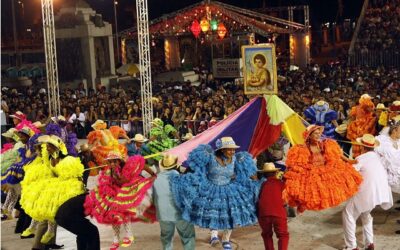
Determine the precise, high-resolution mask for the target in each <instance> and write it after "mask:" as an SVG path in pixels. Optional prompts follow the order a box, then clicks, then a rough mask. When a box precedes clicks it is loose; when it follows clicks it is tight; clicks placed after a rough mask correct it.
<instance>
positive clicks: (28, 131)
mask: <svg viewBox="0 0 400 250" xmlns="http://www.w3.org/2000/svg"><path fill="white" fill-rule="evenodd" d="M17 133H21V134H25V135H27V136H29V137H31V136H32V135H34V134H35V132H33V130H32V129H31V128H29V127H27V126H24V127H23V128H21V129H20V130H18V131H17Z"/></svg>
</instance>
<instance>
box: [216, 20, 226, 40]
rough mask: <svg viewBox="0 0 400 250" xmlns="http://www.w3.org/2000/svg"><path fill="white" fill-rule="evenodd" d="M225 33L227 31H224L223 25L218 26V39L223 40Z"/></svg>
mask: <svg viewBox="0 0 400 250" xmlns="http://www.w3.org/2000/svg"><path fill="white" fill-rule="evenodd" d="M227 31H228V30H227V29H226V27H225V25H224V24H223V23H219V24H218V28H217V34H218V37H219V38H221V39H223V38H224V37H225V35H226V32H227Z"/></svg>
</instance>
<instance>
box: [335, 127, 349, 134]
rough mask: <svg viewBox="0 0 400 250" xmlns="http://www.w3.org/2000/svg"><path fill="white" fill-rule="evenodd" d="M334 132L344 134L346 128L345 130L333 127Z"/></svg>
mask: <svg viewBox="0 0 400 250" xmlns="http://www.w3.org/2000/svg"><path fill="white" fill-rule="evenodd" d="M335 132H336V133H338V134H344V133H346V132H347V129H345V130H339V129H337V128H335Z"/></svg>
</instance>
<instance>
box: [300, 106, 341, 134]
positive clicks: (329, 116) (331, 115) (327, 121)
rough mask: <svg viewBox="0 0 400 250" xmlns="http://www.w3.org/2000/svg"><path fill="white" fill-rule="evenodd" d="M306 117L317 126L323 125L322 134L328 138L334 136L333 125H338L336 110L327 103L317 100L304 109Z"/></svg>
mask: <svg viewBox="0 0 400 250" xmlns="http://www.w3.org/2000/svg"><path fill="white" fill-rule="evenodd" d="M304 115H305V116H306V119H307V120H308V121H309V122H310V123H311V124H315V125H318V126H323V127H324V128H325V129H324V135H325V136H326V137H329V138H333V137H334V132H335V127H337V126H338V124H337V122H336V120H337V113H336V111H334V110H332V109H330V108H329V103H327V102H325V101H322V100H321V101H318V102H316V103H315V104H314V105H312V106H310V107H308V108H307V109H306V110H305V111H304Z"/></svg>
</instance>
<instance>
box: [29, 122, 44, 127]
mask: <svg viewBox="0 0 400 250" xmlns="http://www.w3.org/2000/svg"><path fill="white" fill-rule="evenodd" d="M32 125H33V126H35V127H36V128H43V127H44V126H46V124H43V123H41V122H40V121H37V122H34V123H32Z"/></svg>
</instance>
